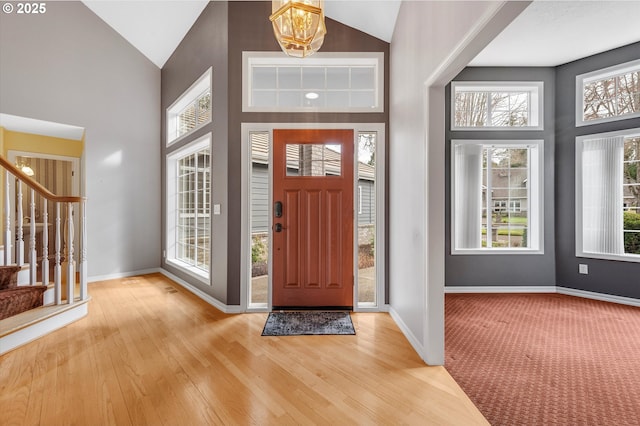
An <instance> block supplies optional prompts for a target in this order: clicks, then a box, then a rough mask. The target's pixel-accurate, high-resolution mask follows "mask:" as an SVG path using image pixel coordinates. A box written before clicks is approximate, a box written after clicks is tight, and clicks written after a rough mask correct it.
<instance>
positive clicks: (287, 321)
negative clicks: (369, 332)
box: [262, 311, 356, 336]
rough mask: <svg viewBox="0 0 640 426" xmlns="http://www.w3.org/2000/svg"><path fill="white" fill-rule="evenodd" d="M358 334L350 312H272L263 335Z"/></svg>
mask: <svg viewBox="0 0 640 426" xmlns="http://www.w3.org/2000/svg"><path fill="white" fill-rule="evenodd" d="M314 334H356V331H355V329H354V328H353V323H352V322H351V316H350V315H349V313H348V312H316V311H305V312H271V313H270V314H269V317H268V318H267V323H266V324H265V325H264V330H262V335H263V336H301V335H314Z"/></svg>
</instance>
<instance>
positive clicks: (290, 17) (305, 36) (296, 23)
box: [269, 0, 327, 58]
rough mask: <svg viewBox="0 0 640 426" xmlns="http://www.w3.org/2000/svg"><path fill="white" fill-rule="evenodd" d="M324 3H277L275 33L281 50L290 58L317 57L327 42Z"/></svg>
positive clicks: (312, 0)
mask: <svg viewBox="0 0 640 426" xmlns="http://www.w3.org/2000/svg"><path fill="white" fill-rule="evenodd" d="M323 3H324V1H323V0H273V1H272V2H271V10H272V15H271V16H270V17H269V19H270V20H271V22H272V23H273V32H274V34H275V36H276V40H278V43H279V44H280V47H281V48H282V50H283V51H284V53H286V54H287V55H289V56H294V57H296V58H304V57H307V56H310V55H313V54H314V53H315V52H317V51H318V49H320V47H321V46H322V43H323V42H324V35H325V34H326V33H327V29H326V27H325V25H324V11H323V10H322V6H323Z"/></svg>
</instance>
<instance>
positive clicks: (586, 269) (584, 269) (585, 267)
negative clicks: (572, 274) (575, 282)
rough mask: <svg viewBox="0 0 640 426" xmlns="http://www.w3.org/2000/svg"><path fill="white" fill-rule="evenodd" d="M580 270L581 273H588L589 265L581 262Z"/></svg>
mask: <svg viewBox="0 0 640 426" xmlns="http://www.w3.org/2000/svg"><path fill="white" fill-rule="evenodd" d="M578 272H580V273H581V274H584V275H587V274H588V273H589V265H585V264H584V263H581V264H579V265H578Z"/></svg>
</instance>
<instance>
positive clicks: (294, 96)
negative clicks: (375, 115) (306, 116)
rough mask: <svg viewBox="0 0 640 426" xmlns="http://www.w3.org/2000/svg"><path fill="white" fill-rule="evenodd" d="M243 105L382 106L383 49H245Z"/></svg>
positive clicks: (278, 108)
mask: <svg viewBox="0 0 640 426" xmlns="http://www.w3.org/2000/svg"><path fill="white" fill-rule="evenodd" d="M243 59H244V64H243V80H244V81H243V111H283V112H302V111H327V112H381V111H383V104H384V103H383V98H384V96H383V89H382V87H383V84H384V65H383V64H384V62H383V54H382V53H367V54H362V53H348V54H340V53H331V54H322V53H316V54H315V55H313V57H310V58H304V59H299V58H291V57H287V56H283V55H282V54H279V53H278V54H276V55H273V54H272V53H264V52H244V54H243Z"/></svg>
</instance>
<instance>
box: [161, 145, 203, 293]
mask: <svg viewBox="0 0 640 426" xmlns="http://www.w3.org/2000/svg"><path fill="white" fill-rule="evenodd" d="M211 141H212V134H211V133H208V134H206V135H204V136H202V137H200V138H198V139H195V140H194V141H192V142H190V143H188V144H187V145H185V146H183V147H181V148H180V149H177V150H175V151H173V152H171V153H168V154H167V156H166V183H167V185H166V200H167V201H166V218H167V219H166V230H165V238H166V248H165V253H164V260H165V262H166V263H167V264H169V265H171V266H173V267H175V268H178V269H180V270H181V271H183V272H185V273H187V274H188V275H190V276H192V277H193V278H196V279H197V280H199V281H200V282H202V283H203V284H206V285H211V280H210V277H211V266H212V262H211V259H212V257H211V256H212V252H211V246H212V244H211V235H210V236H209V270H208V271H205V270H203V269H202V268H198V267H197V266H193V265H190V264H189V263H187V262H184V261H182V260H180V259H178V258H177V256H176V245H177V241H176V240H177V237H176V231H177V210H178V208H177V203H178V196H177V182H176V180H177V163H178V161H179V160H181V159H182V158H184V157H186V156H189V155H192V154H194V153H197V152H198V151H201V150H203V149H205V148H209V150H210V155H209V170H210V173H209V195H208V197H207V202H208V203H209V216H210V221H211V222H210V228H209V229H210V231H211V229H212V226H213V216H214V212H213V210H212V206H213V203H212V195H213V194H212V181H213V179H212V178H213V174H212V168H213V155H212V150H211V149H212V147H211Z"/></svg>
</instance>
